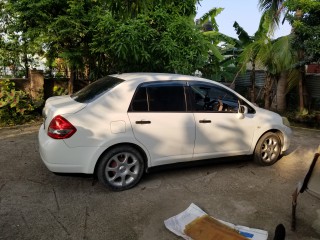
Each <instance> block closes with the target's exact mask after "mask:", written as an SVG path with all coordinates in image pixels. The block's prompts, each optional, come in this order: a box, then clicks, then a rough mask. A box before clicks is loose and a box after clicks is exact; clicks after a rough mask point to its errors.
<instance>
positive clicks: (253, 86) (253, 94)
mask: <svg viewBox="0 0 320 240" xmlns="http://www.w3.org/2000/svg"><path fill="white" fill-rule="evenodd" d="M250 80H251V102H252V103H255V101H256V99H255V98H256V64H255V62H254V61H252V70H251V74H250Z"/></svg>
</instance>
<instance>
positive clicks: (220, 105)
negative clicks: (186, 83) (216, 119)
mask: <svg viewBox="0 0 320 240" xmlns="http://www.w3.org/2000/svg"><path fill="white" fill-rule="evenodd" d="M190 89H191V101H192V102H193V103H192V105H193V109H194V111H196V112H225V113H230V112H231V113H235V112H238V107H239V99H238V97H237V96H236V95H235V94H233V93H232V92H230V91H228V90H227V89H224V88H223V87H220V86H215V85H213V84H209V83H191V84H190Z"/></svg>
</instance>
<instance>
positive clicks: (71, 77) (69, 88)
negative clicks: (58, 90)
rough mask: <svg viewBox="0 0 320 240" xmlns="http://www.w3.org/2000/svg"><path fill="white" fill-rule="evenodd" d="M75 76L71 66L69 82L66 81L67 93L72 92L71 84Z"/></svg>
mask: <svg viewBox="0 0 320 240" xmlns="http://www.w3.org/2000/svg"><path fill="white" fill-rule="evenodd" d="M75 77H76V73H75V68H74V67H71V70H70V78H69V82H68V94H72V93H73V84H74V79H75Z"/></svg>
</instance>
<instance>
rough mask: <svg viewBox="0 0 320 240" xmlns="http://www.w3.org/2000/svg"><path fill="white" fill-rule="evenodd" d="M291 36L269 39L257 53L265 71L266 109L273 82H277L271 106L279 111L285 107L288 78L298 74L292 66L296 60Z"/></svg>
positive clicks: (268, 104) (268, 105) (269, 105)
mask: <svg viewBox="0 0 320 240" xmlns="http://www.w3.org/2000/svg"><path fill="white" fill-rule="evenodd" d="M292 38H293V36H292V35H288V36H284V37H280V38H278V39H276V40H274V41H271V42H270V43H268V44H266V46H265V48H263V49H261V52H260V53H259V56H260V60H261V62H262V63H263V65H264V66H265V68H266V72H267V74H266V76H267V78H266V82H265V86H264V93H265V108H267V109H269V108H270V107H271V100H272V99H271V90H272V86H273V84H274V83H277V89H276V99H275V100H276V101H275V102H274V105H273V108H274V109H276V110H277V111H279V112H283V111H285V109H286V94H287V92H288V89H290V88H289V86H288V83H289V82H288V79H295V78H296V77H297V74H298V71H297V69H295V68H292V66H293V65H294V64H295V63H296V62H297V53H296V51H294V50H293V48H292V47H291V42H292Z"/></svg>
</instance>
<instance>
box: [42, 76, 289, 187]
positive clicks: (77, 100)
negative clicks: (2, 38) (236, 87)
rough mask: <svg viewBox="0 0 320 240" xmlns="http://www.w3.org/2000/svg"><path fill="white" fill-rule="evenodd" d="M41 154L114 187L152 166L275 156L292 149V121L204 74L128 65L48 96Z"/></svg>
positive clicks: (54, 166)
mask: <svg viewBox="0 0 320 240" xmlns="http://www.w3.org/2000/svg"><path fill="white" fill-rule="evenodd" d="M43 114H44V123H43V124H42V126H41V127H40V130H39V136H38V138H39V147H40V154H41V158H42V160H43V162H44V164H45V165H46V166H47V168H48V169H49V170H50V171H52V172H57V173H86V174H96V176H97V177H98V179H99V180H100V181H101V183H103V184H104V185H105V186H107V187H109V188H110V189H112V190H115V191H121V190H125V189H129V188H131V187H133V186H135V185H136V184H137V183H138V182H139V180H140V179H141V177H142V175H143V173H144V172H146V171H147V170H148V169H149V168H152V167H155V166H159V165H164V164H172V163H178V162H187V161H195V160H203V159H214V158H221V157H230V156H238V155H253V158H254V161H255V162H257V163H258V164H260V165H271V164H273V163H275V162H276V161H277V160H278V158H279V156H280V154H281V153H282V152H284V151H285V150H287V149H288V147H289V140H290V139H289V137H290V134H291V129H290V126H289V122H288V121H287V120H286V119H285V118H282V117H281V116H279V115H278V114H276V113H274V112H270V111H267V110H264V109H262V108H259V107H257V106H255V105H253V104H252V103H250V102H249V101H248V100H246V99H245V98H244V97H242V96H241V95H239V94H238V93H236V92H235V91H233V90H232V89H229V88H228V87H226V86H224V85H222V84H220V83H217V82H214V81H212V80H207V79H203V78H198V77H193V76H186V75H177V74H162V73H126V74H118V75H111V76H107V77H105V78H102V79H100V80H97V81H95V82H93V83H92V84H90V85H89V86H87V87H85V88H83V89H82V90H80V91H79V92H77V93H75V94H73V95H71V96H59V97H51V98H49V99H48V100H47V101H46V104H45V107H44V110H43Z"/></svg>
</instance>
